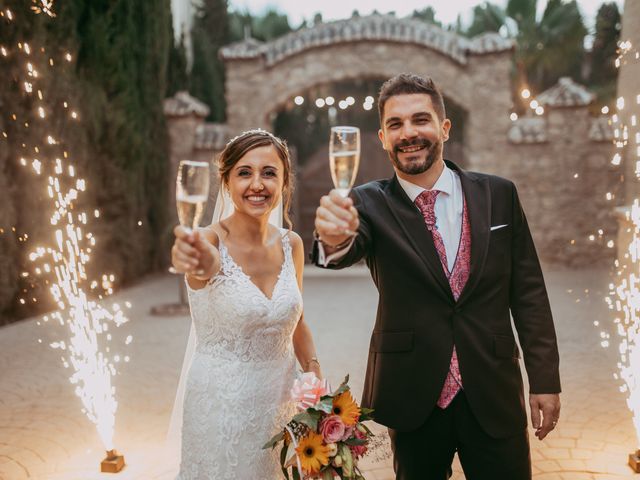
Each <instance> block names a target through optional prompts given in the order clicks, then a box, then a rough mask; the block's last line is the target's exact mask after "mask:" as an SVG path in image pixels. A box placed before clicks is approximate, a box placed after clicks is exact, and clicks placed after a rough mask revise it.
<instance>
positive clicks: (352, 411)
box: [332, 390, 360, 426]
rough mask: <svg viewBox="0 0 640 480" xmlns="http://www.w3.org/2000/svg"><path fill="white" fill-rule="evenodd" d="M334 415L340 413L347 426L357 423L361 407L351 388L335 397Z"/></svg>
mask: <svg viewBox="0 0 640 480" xmlns="http://www.w3.org/2000/svg"><path fill="white" fill-rule="evenodd" d="M332 413H333V414H334V415H338V416H339V417H340V419H341V420H342V423H344V424H345V425H347V426H351V425H355V424H356V423H358V418H360V407H358V404H357V403H356V402H355V400H354V399H353V397H352V396H351V392H350V391H349V390H347V391H345V392H342V393H341V394H340V395H338V396H337V397H334V398H333V410H332Z"/></svg>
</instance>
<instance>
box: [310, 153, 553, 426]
mask: <svg viewBox="0 0 640 480" xmlns="http://www.w3.org/2000/svg"><path fill="white" fill-rule="evenodd" d="M447 165H448V166H449V168H452V169H453V170H455V171H456V172H457V173H458V175H459V176H460V180H461V183H462V190H463V192H464V196H465V200H466V202H467V207H468V212H469V220H470V223H471V272H470V276H469V280H468V281H467V284H466V286H465V288H464V290H463V292H462V294H461V296H460V298H459V299H458V301H457V302H456V301H455V300H454V298H453V294H452V293H451V288H450V287H449V282H448V281H447V278H446V276H445V273H444V271H443V268H442V265H441V263H440V259H439V257H438V253H437V251H436V248H435V245H434V243H433V238H432V235H431V233H430V232H429V231H428V230H427V228H426V226H425V223H424V220H423V217H422V215H421V213H420V212H419V211H418V209H417V207H416V206H415V205H414V204H413V203H412V202H411V200H410V199H409V198H408V197H407V195H406V193H405V192H404V190H403V189H402V187H401V186H400V184H399V182H398V180H397V178H396V177H395V176H394V177H393V178H391V179H389V180H380V181H374V182H370V183H367V184H365V185H362V186H359V187H357V188H355V189H354V190H353V191H352V197H353V199H354V203H355V205H356V208H357V209H358V212H359V215H360V228H359V231H358V236H357V237H356V240H355V242H354V244H353V246H352V247H351V249H350V250H349V252H348V253H347V254H346V256H344V257H342V258H341V259H340V260H338V261H337V263H336V264H334V265H329V267H328V268H336V269H340V268H345V267H348V266H350V265H352V264H353V263H355V262H357V261H358V260H360V259H362V258H365V259H366V262H367V265H368V266H369V269H370V271H371V276H372V277H373V281H374V282H375V284H376V286H377V288H378V292H379V304H378V312H377V317H376V323H375V327H374V330H373V334H372V337H371V343H370V347H369V359H368V365H367V373H366V379H365V385H364V394H363V399H362V404H363V406H366V407H370V408H373V409H375V412H374V416H375V418H376V421H378V422H380V423H382V424H384V425H386V426H388V427H390V428H393V429H396V430H400V431H410V430H413V429H416V428H418V427H419V426H421V425H422V424H423V423H424V422H425V420H426V419H427V417H428V416H429V414H430V413H431V411H432V410H433V408H434V407H435V405H436V401H437V399H438V397H439V395H440V391H441V390H442V386H443V384H444V380H445V376H446V375H447V371H448V369H449V363H450V360H451V353H452V350H453V346H454V343H455V346H456V350H457V353H458V360H459V365H460V372H461V375H462V383H463V388H464V392H465V394H466V397H467V399H468V402H469V405H470V407H471V410H472V411H473V413H474V414H475V416H476V418H477V420H478V422H479V423H480V425H481V426H482V427H483V429H484V430H485V431H486V432H487V433H488V434H489V435H491V436H492V437H495V438H506V437H509V436H511V435H513V434H516V433H520V432H522V430H523V429H525V428H526V424H527V418H526V412H525V405H524V395H523V383H522V376H521V373H520V366H519V362H518V359H519V357H520V351H519V348H518V345H517V343H516V340H515V338H514V334H513V330H512V327H511V320H510V315H509V312H511V315H512V316H513V320H514V324H515V328H516V330H517V333H518V338H519V342H520V346H521V347H522V351H523V356H524V363H525V366H526V370H527V375H528V378H529V384H530V392H531V393H559V392H560V378H559V373H558V348H557V344H556V334H555V330H554V326H553V319H552V316H551V310H550V308H549V301H548V298H547V292H546V289H545V285H544V280H543V277H542V271H541V269H540V264H539V262H538V257H537V255H536V251H535V247H534V244H533V240H532V238H531V234H530V232H529V227H528V225H527V221H526V218H525V216H524V213H523V210H522V208H521V206H520V202H519V200H518V195H517V192H516V189H515V186H514V185H513V183H511V182H510V181H508V180H505V179H503V178H499V177H496V176H492V175H485V174H480V173H472V172H466V171H463V170H461V169H460V168H459V167H457V166H456V165H455V164H453V163H451V162H448V161H447ZM503 225H505V226H503ZM500 226H502V227H500ZM491 227H500V228H494V229H492V228H491ZM312 259H313V260H314V262H316V263H317V261H318V255H317V245H314V248H313V251H312Z"/></svg>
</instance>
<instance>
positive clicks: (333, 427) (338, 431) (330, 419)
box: [319, 415, 345, 443]
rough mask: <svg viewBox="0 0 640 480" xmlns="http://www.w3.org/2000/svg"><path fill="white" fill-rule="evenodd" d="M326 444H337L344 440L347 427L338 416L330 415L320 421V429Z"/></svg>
mask: <svg viewBox="0 0 640 480" xmlns="http://www.w3.org/2000/svg"><path fill="white" fill-rule="evenodd" d="M319 430H320V432H319V433H321V434H322V436H323V437H324V441H325V443H336V442H339V441H340V440H341V439H342V436H343V435H344V431H345V425H344V423H342V420H341V419H340V417H339V416H337V415H329V416H327V417H324V418H323V419H322V420H321V421H320V428H319Z"/></svg>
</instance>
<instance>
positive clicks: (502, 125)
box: [221, 15, 512, 240]
mask: <svg viewBox="0 0 640 480" xmlns="http://www.w3.org/2000/svg"><path fill="white" fill-rule="evenodd" d="M511 55H512V44H511V42H510V41H507V40H505V39H503V38H501V37H500V36H499V35H497V34H487V35H483V36H481V37H477V38H475V39H471V40H470V39H467V38H464V37H461V36H459V35H456V34H454V33H451V32H447V31H445V30H442V29H440V28H438V27H435V26H433V25H429V24H426V23H423V22H421V21H417V20H411V19H397V18H395V17H394V16H391V15H371V16H368V17H362V18H351V19H348V20H340V21H336V22H331V23H326V24H321V25H318V26H316V27H313V28H309V29H305V30H301V31H299V32H295V33H291V34H289V35H286V36H284V37H281V38H279V39H276V40H274V41H272V42H269V43H260V42H258V41H256V40H254V39H247V40H245V41H243V42H240V43H236V44H233V45H229V46H228V47H225V48H223V49H222V50H221V56H222V58H223V59H224V61H225V64H226V72H227V78H226V100H227V106H228V107H227V122H228V126H229V127H230V130H231V131H232V132H234V131H235V132H239V131H242V130H246V129H249V128H255V127H262V128H266V129H269V130H271V129H272V127H273V122H272V120H273V118H274V115H275V113H276V112H279V111H281V110H283V109H284V108H286V107H287V105H291V104H292V101H293V98H294V97H295V96H296V95H301V94H304V92H308V91H310V90H314V89H316V88H320V87H321V86H323V85H328V84H338V83H341V82H347V81H355V80H358V79H371V78H381V79H386V78H390V77H392V76H394V75H396V74H398V73H401V72H412V73H417V74H420V75H425V76H431V77H432V78H433V79H434V81H435V82H436V84H437V85H439V86H440V88H441V89H442V93H443V95H444V96H445V97H446V98H447V100H448V101H450V102H452V103H453V104H455V105H457V106H458V107H460V108H461V109H463V110H464V111H465V113H466V114H467V115H466V118H465V121H464V141H463V142H461V143H460V144H458V145H457V147H459V148H458V149H457V153H458V155H456V157H457V158H455V160H457V161H463V158H464V163H465V167H467V168H473V169H475V168H477V169H482V166H481V164H482V163H483V161H482V160H483V158H482V154H483V151H485V152H486V148H485V149H484V150H483V149H482V148H480V147H481V143H482V142H483V141H484V140H486V138H487V137H488V138H492V139H493V142H490V145H492V146H493V145H495V143H496V142H497V143H499V142H503V143H504V142H506V137H505V133H506V131H507V130H508V128H509V126H510V125H509V116H508V115H509V111H510V108H511V84H510V69H511ZM488 118H491V121H490V122H487V121H486V120H487V119H488ZM460 127H461V126H460ZM454 129H455V125H454ZM375 143H376V145H375V147H376V151H374V150H371V151H370V152H369V158H370V159H371V158H372V157H373V156H376V155H372V154H374V153H379V155H377V156H379V157H381V158H382V161H380V159H377V160H378V161H376V162H369V163H368V165H367V168H366V169H361V170H367V171H366V172H365V171H361V173H360V175H359V177H361V178H360V180H363V181H366V180H371V179H373V178H380V177H386V176H389V175H390V173H391V172H392V170H391V168H390V166H389V165H388V164H387V162H386V160H385V159H386V156H382V152H381V151H380V152H377V150H378V145H377V141H376V142H375ZM317 153H318V155H314V156H313V157H312V158H309V159H306V158H305V160H308V164H306V165H305V166H304V167H303V168H301V169H300V171H299V172H298V175H297V177H298V183H299V188H298V195H297V198H296V199H295V207H294V209H293V210H294V219H295V223H296V228H297V230H298V231H299V232H300V233H301V234H302V235H303V236H304V237H305V240H309V238H307V237H309V236H310V234H311V231H312V230H313V213H314V211H315V207H316V205H317V201H318V198H319V197H320V196H321V195H322V194H324V193H326V192H327V191H328V190H329V189H330V188H331V180H330V177H329V174H328V171H326V169H325V168H324V158H326V152H325V154H323V153H322V151H318V152H317ZM363 153H364V152H363ZM316 157H322V158H316ZM452 159H453V158H452ZM384 167H388V168H387V169H386V170H385V168H384ZM382 170H384V173H383V174H382V175H380V173H381V172H382Z"/></svg>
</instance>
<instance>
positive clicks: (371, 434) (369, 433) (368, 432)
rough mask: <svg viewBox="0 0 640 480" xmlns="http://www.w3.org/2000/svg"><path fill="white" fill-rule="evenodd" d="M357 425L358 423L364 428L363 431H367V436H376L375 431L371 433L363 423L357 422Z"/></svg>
mask: <svg viewBox="0 0 640 480" xmlns="http://www.w3.org/2000/svg"><path fill="white" fill-rule="evenodd" d="M358 425H360V426H361V427H362V428H364V429H365V431H366V432H367V434H368V435H369V436H371V437H375V436H376V435H375V433H373V432H372V431H371V430H370V429H369V427H367V426H366V425H365V424H364V423H359V424H358Z"/></svg>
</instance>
